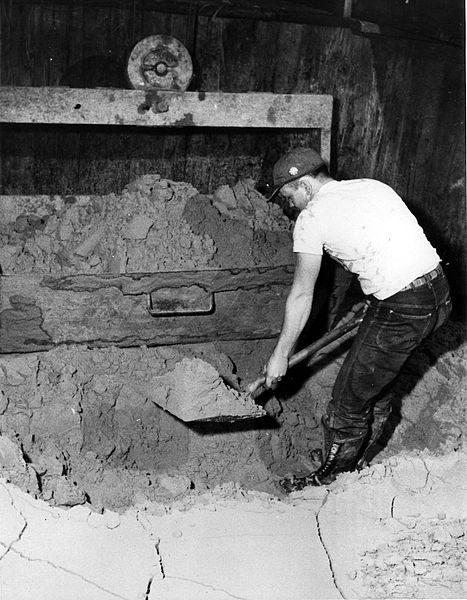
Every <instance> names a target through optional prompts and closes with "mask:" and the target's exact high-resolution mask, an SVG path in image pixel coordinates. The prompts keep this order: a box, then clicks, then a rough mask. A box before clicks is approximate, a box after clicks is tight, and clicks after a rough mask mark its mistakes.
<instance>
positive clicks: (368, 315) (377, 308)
mask: <svg viewBox="0 0 467 600" xmlns="http://www.w3.org/2000/svg"><path fill="white" fill-rule="evenodd" d="M380 309H381V304H380V303H379V304H378V305H377V306H376V309H375V312H374V314H372V315H371V318H372V319H373V320H375V319H376V317H377V316H378V315H379V313H380ZM369 312H370V311H369V310H368V311H367V312H366V313H365V317H364V319H363V321H362V323H361V325H360V328H361V327H362V326H363V325H364V324H365V320H366V319H370V314H369ZM360 328H359V329H358V331H357V336H358V334H359V332H360ZM369 331H370V327H368V328H367V330H366V331H365V334H364V335H363V336H362V338H361V339H360V340H358V338H357V336H356V338H355V340H354V343H355V342H357V341H358V342H359V344H360V345H363V343H364V342H365V341H366V338H367V337H368V334H369ZM349 352H352V348H351V349H350V350H349ZM358 354H359V353H358V352H356V353H355V356H354V358H353V360H352V363H350V365H349V364H347V365H346V364H345V362H346V359H344V364H343V365H342V367H341V369H340V370H339V373H338V375H337V379H339V375H340V374H341V371H342V369H343V368H346V369H347V373H346V375H345V379H344V381H343V384H345V385H346V384H347V381H348V379H349V375H350V373H351V368H350V367H352V368H353V366H354V364H355V362H356V361H357V359H358ZM337 379H336V382H337ZM336 382H335V383H334V386H335V385H336ZM345 385H341V386H340V387H341V388H344V387H345ZM333 392H334V387H333V391H332V392H331V401H330V402H329V404H328V407H329V408H331V410H332V411H333V413H334V410H333V408H334V406H335V407H336V408H340V403H341V402H340V400H341V394H340V397H339V402H337V403H336V402H335V400H336V398H334V394H333ZM329 418H330V419H331V420H332V418H333V414H329ZM332 427H333V426H332V425H331V428H332Z"/></svg>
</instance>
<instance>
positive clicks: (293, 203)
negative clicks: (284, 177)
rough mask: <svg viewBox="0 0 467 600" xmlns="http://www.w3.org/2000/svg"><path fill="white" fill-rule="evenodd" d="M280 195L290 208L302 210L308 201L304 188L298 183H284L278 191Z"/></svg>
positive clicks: (308, 197)
mask: <svg viewBox="0 0 467 600" xmlns="http://www.w3.org/2000/svg"><path fill="white" fill-rule="evenodd" d="M279 193H280V195H281V196H282V198H283V199H284V200H285V202H286V203H287V204H288V205H289V206H290V207H291V208H297V209H298V210H303V209H304V208H306V206H307V204H308V202H309V201H310V196H309V194H308V193H307V190H306V188H305V186H302V185H300V183H299V182H295V181H294V182H292V183H286V184H285V185H284V186H283V187H281V189H280V192H279Z"/></svg>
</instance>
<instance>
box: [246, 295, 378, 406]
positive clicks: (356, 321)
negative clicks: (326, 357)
mask: <svg viewBox="0 0 467 600" xmlns="http://www.w3.org/2000/svg"><path fill="white" fill-rule="evenodd" d="M365 312H366V306H364V307H363V308H361V309H360V310H359V311H358V312H357V313H356V314H355V316H353V317H352V318H351V319H350V320H349V321H347V323H344V324H343V325H341V326H340V327H336V328H335V329H332V330H331V331H329V332H328V333H326V334H325V335H323V337H321V338H320V339H319V340H317V341H316V342H313V343H312V344H310V345H309V346H307V347H306V348H303V350H300V352H297V353H296V354H294V355H293V356H291V357H290V359H289V366H288V368H289V369H290V368H291V367H294V366H295V365H298V363H301V362H302V361H304V360H305V359H307V358H309V357H310V356H312V355H313V354H316V352H318V351H319V350H321V349H322V348H325V347H326V346H328V345H329V344H331V343H332V342H334V341H335V340H338V339H339V338H341V337H342V336H344V335H345V334H346V333H349V331H352V330H353V329H355V328H356V327H358V326H359V325H360V323H361V322H362V321H363V317H364V316H365ZM265 383H266V376H265V375H261V377H258V379H255V381H253V382H252V383H250V384H248V385H247V386H246V388H245V390H246V392H247V393H248V394H250V395H251V396H254V394H255V392H257V390H258V389H259V388H260V387H261V386H263V385H264V384H265Z"/></svg>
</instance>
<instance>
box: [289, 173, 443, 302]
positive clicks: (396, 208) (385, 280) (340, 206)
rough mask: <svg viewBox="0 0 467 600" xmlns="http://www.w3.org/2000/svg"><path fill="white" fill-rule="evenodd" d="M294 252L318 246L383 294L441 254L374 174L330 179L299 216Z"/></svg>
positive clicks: (373, 290)
mask: <svg viewBox="0 0 467 600" xmlns="http://www.w3.org/2000/svg"><path fill="white" fill-rule="evenodd" d="M293 237H294V244H293V249H294V252H303V253H306V254H323V249H324V250H326V252H327V253H328V254H329V255H330V256H332V258H334V259H335V260H337V261H338V262H339V263H341V264H342V265H343V266H344V267H345V268H346V269H347V270H349V271H351V272H352V273H356V274H357V275H358V279H359V281H360V285H361V286H362V290H363V292H364V293H365V294H373V295H374V296H376V297H377V298H379V299H381V300H384V299H385V298H388V297H389V296H392V295H393V294H395V293H396V292H398V291H400V290H401V289H402V288H403V287H405V286H406V285H407V284H409V283H410V282H411V281H413V280H414V279H416V278H417V277H420V276H421V275H424V274H425V273H428V272H429V271H431V270H432V269H435V268H436V266H437V265H438V263H439V262H440V258H439V256H438V254H437V252H436V250H435V249H434V248H433V246H432V245H431V244H430V243H429V242H428V240H427V238H426V237H425V234H424V232H423V229H422V228H421V227H420V225H419V224H418V222H417V220H416V219H415V217H414V216H413V215H412V213H411V212H410V211H409V209H408V208H407V206H406V205H405V204H404V202H403V200H402V198H400V196H398V195H397V194H396V192H395V191H394V190H393V189H392V188H390V187H389V186H387V185H386V184H384V183H381V182H380V181H376V180H374V179H351V180H347V181H334V180H333V181H330V182H328V183H326V184H324V185H323V186H322V187H321V189H320V190H319V192H318V193H317V194H316V196H315V197H314V198H313V199H312V201H311V202H310V203H309V204H308V206H307V207H306V208H305V209H304V210H302V212H301V213H300V215H299V216H298V219H297V222H296V224H295V228H294V235H293Z"/></svg>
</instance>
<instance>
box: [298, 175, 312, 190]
mask: <svg viewBox="0 0 467 600" xmlns="http://www.w3.org/2000/svg"><path fill="white" fill-rule="evenodd" d="M298 185H299V186H300V187H301V188H302V189H303V190H305V192H307V193H308V194H311V193H313V186H312V184H311V181H309V180H308V179H305V178H303V179H300V181H299V182H298Z"/></svg>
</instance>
